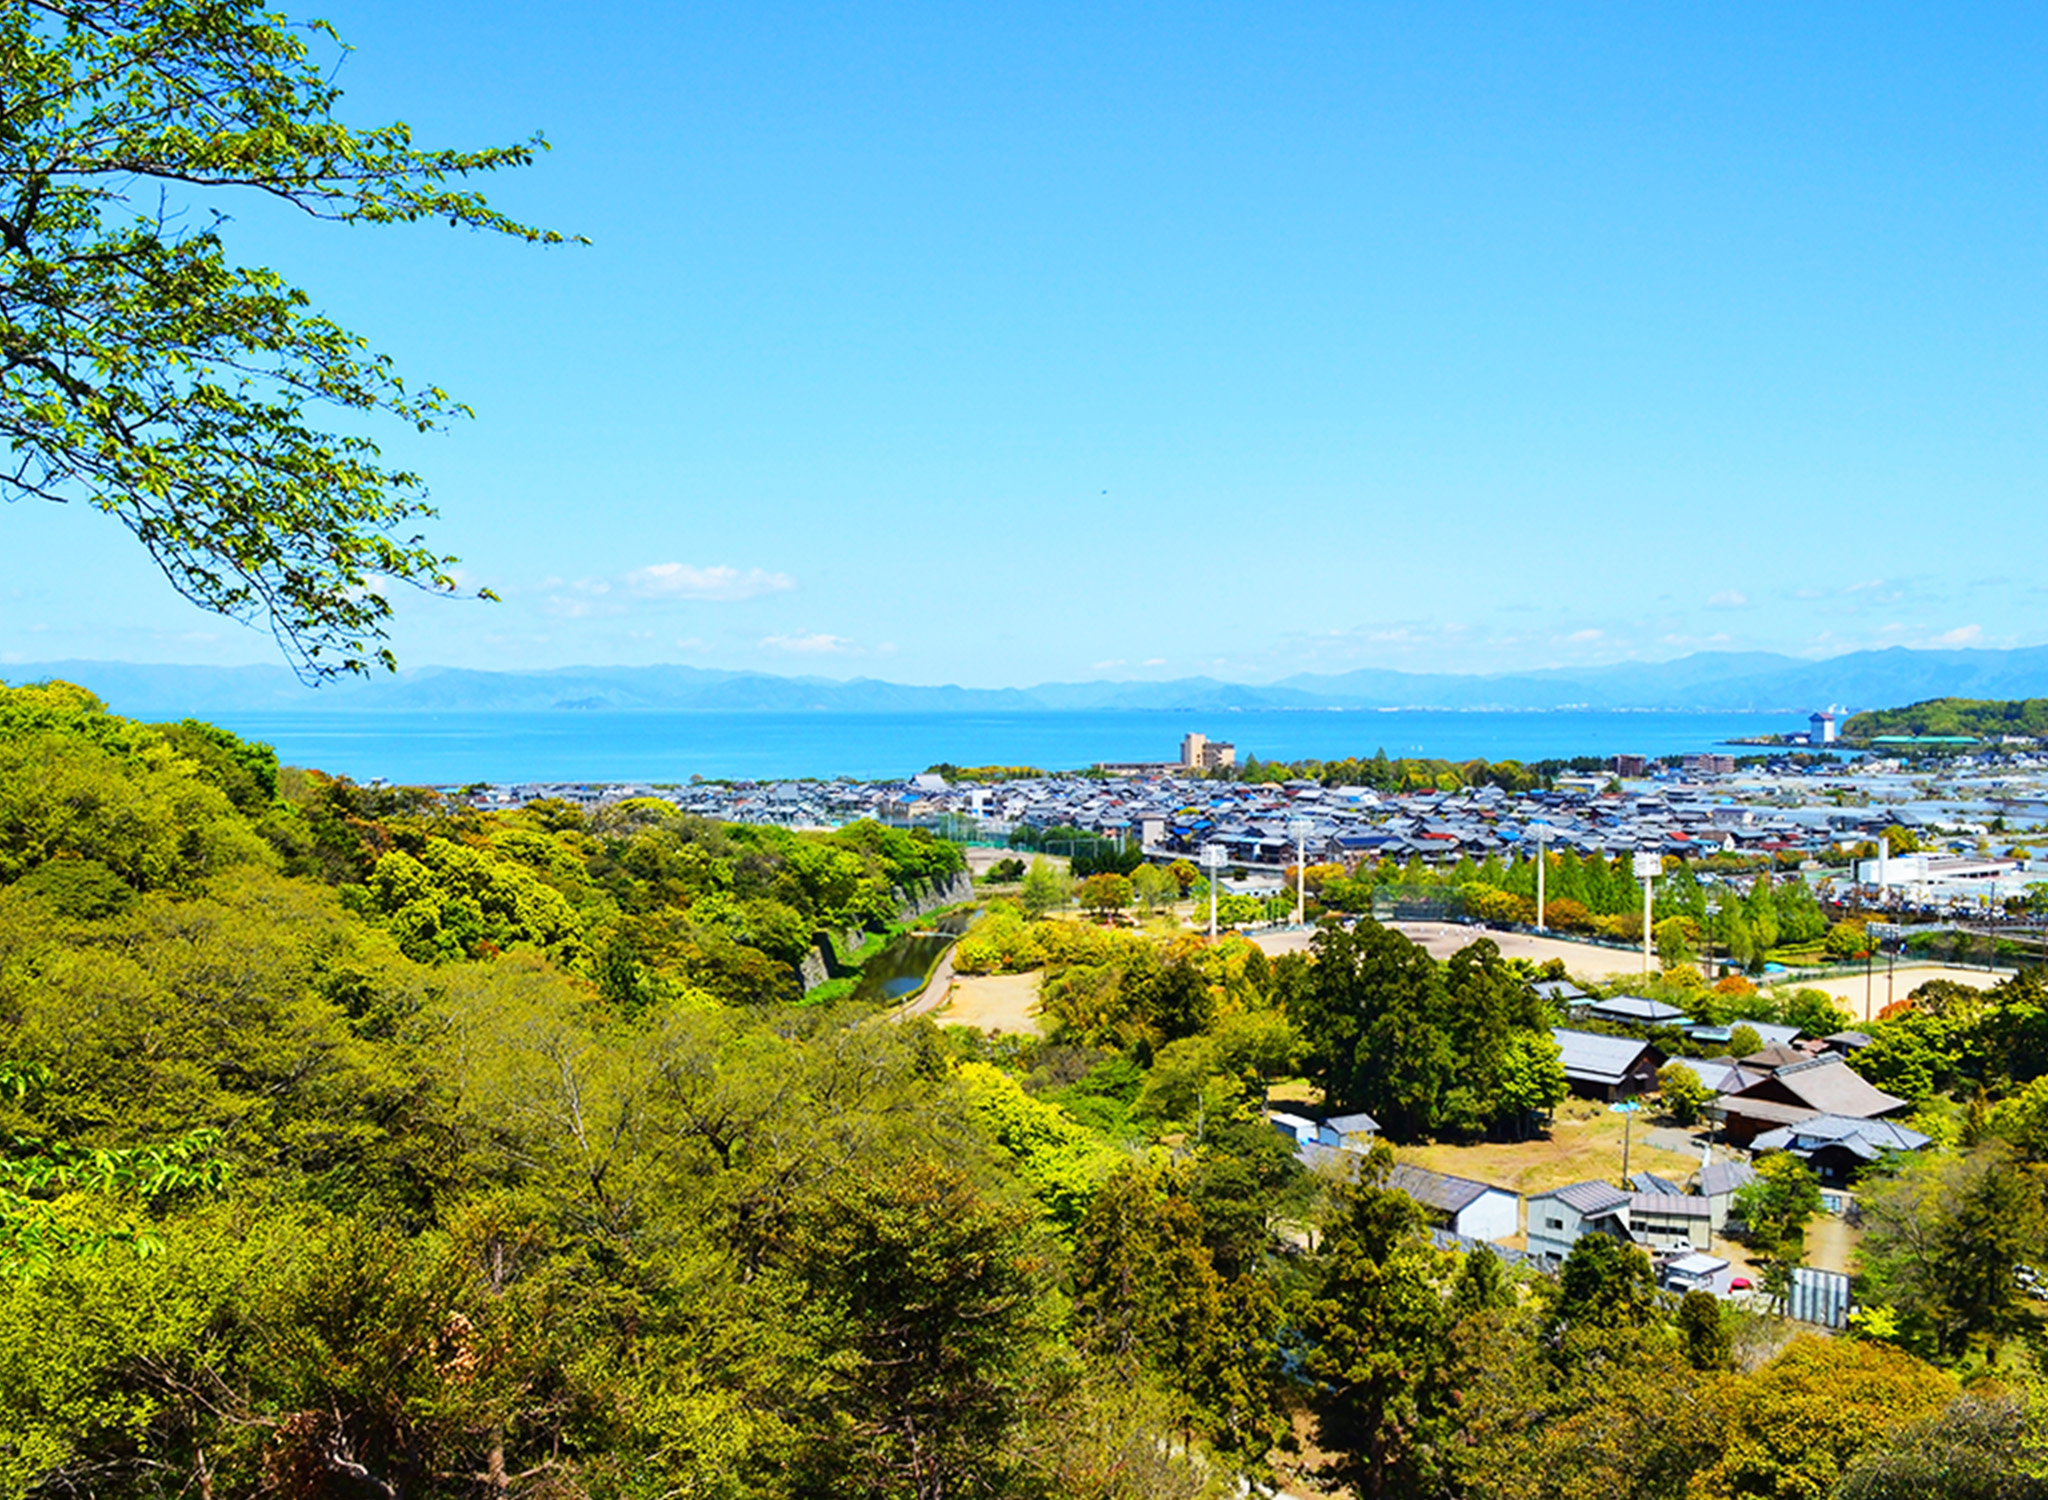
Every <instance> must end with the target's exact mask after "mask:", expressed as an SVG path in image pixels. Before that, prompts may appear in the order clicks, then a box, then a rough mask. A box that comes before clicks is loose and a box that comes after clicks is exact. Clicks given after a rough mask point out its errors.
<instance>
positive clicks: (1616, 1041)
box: [1550, 1026, 1649, 1084]
mask: <svg viewBox="0 0 2048 1500" xmlns="http://www.w3.org/2000/svg"><path fill="white" fill-rule="evenodd" d="M1550 1034H1551V1035H1552V1036H1553V1037H1555V1038H1557V1045H1558V1049H1559V1050H1560V1051H1561V1052H1562V1053H1563V1054H1564V1057H1563V1062H1564V1071H1565V1076H1566V1077H1567V1078H1585V1079H1590V1080H1592V1081H1593V1082H1595V1083H1607V1084H1614V1083H1620V1082H1621V1081H1622V1079H1624V1078H1626V1077H1627V1076H1628V1071H1629V1069H1630V1068H1631V1067H1633V1066H1634V1065H1635V1062H1636V1059H1637V1058H1639V1057H1641V1056H1642V1055H1643V1052H1644V1050H1645V1049H1646V1048H1648V1046H1649V1043H1648V1042H1643V1041H1638V1040H1637V1039H1636V1038H1634V1037H1627V1036H1601V1035H1600V1034H1599V1033H1597V1032H1592V1031H1571V1030H1568V1029H1566V1028H1565V1027H1562V1026H1554V1027H1552V1028H1551V1031H1550Z"/></svg>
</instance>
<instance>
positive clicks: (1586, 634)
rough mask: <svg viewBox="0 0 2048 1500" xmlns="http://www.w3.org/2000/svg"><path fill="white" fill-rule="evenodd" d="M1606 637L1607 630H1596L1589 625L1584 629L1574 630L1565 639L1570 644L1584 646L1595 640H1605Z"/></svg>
mask: <svg viewBox="0 0 2048 1500" xmlns="http://www.w3.org/2000/svg"><path fill="white" fill-rule="evenodd" d="M1606 638H1607V632H1606V631H1604V630H1594V629H1593V628H1592V627H1590V626H1588V627H1587V628H1586V629H1584V630H1574V631H1573V632H1572V633H1571V634H1570V635H1568V636H1566V637H1565V638H1564V641H1565V644H1566V645H1568V646H1584V645H1588V644H1590V643H1592V642H1594V641H1600V640H1605V639H1606Z"/></svg>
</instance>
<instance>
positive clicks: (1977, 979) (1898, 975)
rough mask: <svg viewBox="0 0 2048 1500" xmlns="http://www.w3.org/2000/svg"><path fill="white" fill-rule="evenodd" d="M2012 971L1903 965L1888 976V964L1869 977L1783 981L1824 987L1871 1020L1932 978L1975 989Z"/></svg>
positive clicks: (1862, 1017) (1854, 1013) (1806, 987)
mask: <svg viewBox="0 0 2048 1500" xmlns="http://www.w3.org/2000/svg"><path fill="white" fill-rule="evenodd" d="M2011 973H2012V971H2011V970H2010V969H2003V970H1999V971H1997V972H1987V971H1985V970H1983V969H1959V968H1956V967H1954V966H1953V965H1947V964H1900V965H1899V966H1898V968H1897V969H1896V970H1894V971H1893V972H1892V973H1891V974H1890V975H1889V976H1887V975H1886V973H1885V967H1884V965H1883V964H1876V965H1874V966H1873V967H1872V969H1871V971H1870V974H1869V975H1868V977H1867V978H1866V976H1864V975H1862V974H1842V975H1837V976H1836V977H1835V978H1832V979H1786V980H1783V981H1780V982H1781V983H1782V984H1783V985H1784V986H1785V987H1786V988H1788V989H1797V990H1824V991H1825V992H1827V993H1828V994H1830V995H1832V996H1834V997H1835V998H1836V999H1837V1000H1839V1001H1841V1002H1842V1004H1843V1006H1844V1008H1845V1009H1847V1010H1848V1012H1849V1014H1850V1015H1852V1016H1854V1017H1856V1018H1857V1019H1858V1020H1862V1021H1867V1020H1870V1019H1871V1018H1872V1017H1874V1016H1875V1015H1877V1013H1878V1012H1880V1011H1882V1010H1883V1009H1884V1008H1885V1006H1887V1005H1889V1004H1890V1003H1891V1002H1892V1001H1894V1000H1903V999H1905V998H1906V996H1908V995H1910V994H1911V993H1912V992H1913V991H1914V990H1915V989H1917V988H1919V987H1920V986H1921V985H1923V984H1925V983H1927V981H1928V980H1930V979H1946V980H1949V981H1950V982H1952V983H1955V984H1966V985H1969V986H1970V987H1971V988H1972V989H1979V990H1988V989H1990V988H1991V986H1992V985H1994V984H1996V983H1998V982H1999V980H2001V979H2005V978H2008V977H2009V976H2010V975H2011ZM1866 1012H1867V1013H1866Z"/></svg>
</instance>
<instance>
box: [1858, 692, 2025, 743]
mask: <svg viewBox="0 0 2048 1500" xmlns="http://www.w3.org/2000/svg"><path fill="white" fill-rule="evenodd" d="M1841 734H1842V738H1843V739H1845V740H1868V739H1871V738H1873V737H1875V736H1877V735H1880V734H1967V735H1974V736H1976V737H1977V738H1979V739H1993V740H1995V739H1997V738H1998V737H1999V736H2000V735H2006V734H2021V735H2027V736H2030V737H2038V736H2041V735H2048V698H2020V699H2012V700H1998V699H1988V698H1930V699H1928V700H1927V701H1926V702H1925V703H1914V704H1910V705H1908V706H1907V707H1905V708H1878V709H1870V710H1868V711H1866V712H1864V713H1860V714H1856V715H1854V716H1853V717H1851V718H1850V719H1848V720H1847V721H1846V722H1844V723H1843V725H1842V730H1841Z"/></svg>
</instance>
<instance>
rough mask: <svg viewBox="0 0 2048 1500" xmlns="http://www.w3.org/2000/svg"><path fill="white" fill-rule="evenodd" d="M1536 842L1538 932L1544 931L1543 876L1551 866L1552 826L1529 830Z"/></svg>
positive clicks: (1536, 827) (1537, 826) (1540, 824)
mask: <svg viewBox="0 0 2048 1500" xmlns="http://www.w3.org/2000/svg"><path fill="white" fill-rule="evenodd" d="M1529 837H1530V838H1532V839H1534V840H1535V841H1536V930H1537V931H1538V932H1541V931H1543V876H1544V873H1545V869H1546V867H1547V866H1548V865H1549V864H1550V825H1549V824H1548V823H1538V824H1536V826H1535V827H1533V828H1531V829H1530V830H1529Z"/></svg>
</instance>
